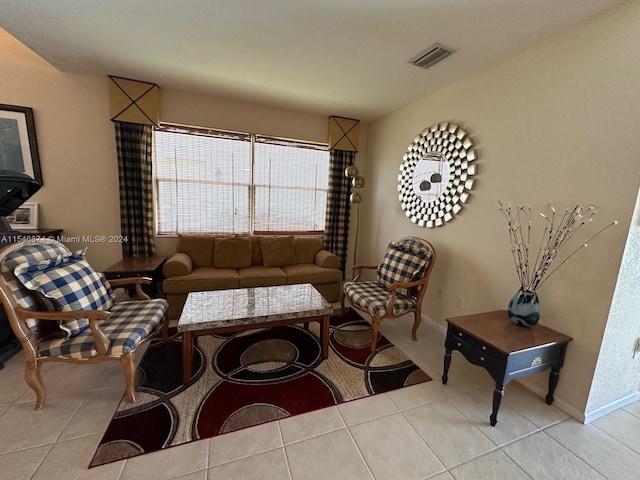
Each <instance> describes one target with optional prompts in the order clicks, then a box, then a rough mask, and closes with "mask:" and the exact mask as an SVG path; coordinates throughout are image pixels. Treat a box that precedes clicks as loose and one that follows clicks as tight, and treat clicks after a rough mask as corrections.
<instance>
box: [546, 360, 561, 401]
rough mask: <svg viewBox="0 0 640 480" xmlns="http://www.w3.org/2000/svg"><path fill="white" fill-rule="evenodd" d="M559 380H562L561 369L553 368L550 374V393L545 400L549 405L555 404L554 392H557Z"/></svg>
mask: <svg viewBox="0 0 640 480" xmlns="http://www.w3.org/2000/svg"><path fill="white" fill-rule="evenodd" d="M558 380H560V369H559V368H558V367H552V368H551V373H549V392H548V393H547V397H546V398H545V400H546V402H547V405H551V404H552V403H553V392H555V391H556V386H557V385H558Z"/></svg>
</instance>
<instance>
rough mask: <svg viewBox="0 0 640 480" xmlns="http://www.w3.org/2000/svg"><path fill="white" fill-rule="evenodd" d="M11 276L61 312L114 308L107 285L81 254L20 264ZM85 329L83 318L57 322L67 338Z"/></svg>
mask: <svg viewBox="0 0 640 480" xmlns="http://www.w3.org/2000/svg"><path fill="white" fill-rule="evenodd" d="M14 274H15V276H16V278H18V280H20V281H21V282H22V284H23V285H24V286H25V287H26V288H28V289H29V290H33V291H34V292H40V293H41V294H42V295H44V296H45V297H47V298H49V299H51V300H53V301H54V303H57V304H58V305H59V306H60V307H61V310H62V311H71V310H108V309H110V308H111V307H112V306H113V298H112V292H111V287H110V285H109V283H108V282H107V281H106V280H105V279H104V276H103V275H102V274H99V273H97V272H95V271H94V270H93V268H91V266H90V265H89V264H88V263H87V261H86V260H85V258H84V255H83V254H79V253H75V254H72V255H59V256H57V257H56V258H52V259H49V260H45V261H42V262H38V263H35V264H29V263H23V264H21V265H18V266H17V267H16V268H15V269H14ZM88 326H89V321H88V320H87V319H86V318H81V319H76V320H62V321H61V322H60V328H61V329H63V330H65V331H66V332H67V338H71V337H73V336H75V335H78V334H79V333H80V332H82V331H83V330H85V329H86V328H87V327H88Z"/></svg>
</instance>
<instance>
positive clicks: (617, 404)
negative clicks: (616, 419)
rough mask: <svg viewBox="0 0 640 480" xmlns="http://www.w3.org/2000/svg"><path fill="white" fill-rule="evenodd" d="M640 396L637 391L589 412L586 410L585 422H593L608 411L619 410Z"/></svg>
mask: <svg viewBox="0 0 640 480" xmlns="http://www.w3.org/2000/svg"><path fill="white" fill-rule="evenodd" d="M639 398H640V392H638V391H635V392H632V393H630V394H628V395H625V396H623V397H620V398H618V399H617V400H614V401H613V402H609V403H607V404H606V405H603V406H601V407H598V408H595V409H593V410H591V411H589V412H585V414H584V420H583V423H591V422H593V421H594V420H597V419H598V418H600V417H603V416H605V415H606V414H607V413H611V412H613V411H614V410H618V409H619V408H622V407H625V406H627V405H629V404H630V403H633V402H637V401H638V399H639Z"/></svg>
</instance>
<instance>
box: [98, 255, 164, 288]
mask: <svg viewBox="0 0 640 480" xmlns="http://www.w3.org/2000/svg"><path fill="white" fill-rule="evenodd" d="M166 261H167V257H163V256H145V257H124V258H123V259H122V260H120V261H119V262H117V263H114V264H113V265H111V266H110V267H109V268H107V269H106V270H105V271H104V272H103V273H104V276H105V277H106V279H107V280H112V279H115V278H129V277H151V279H152V280H153V282H152V283H151V289H150V290H151V291H150V292H149V293H150V295H149V296H151V297H155V296H156V294H157V293H158V292H161V291H162V278H163V276H162V267H163V265H164V264H165V262H166Z"/></svg>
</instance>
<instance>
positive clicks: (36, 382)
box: [24, 360, 47, 410]
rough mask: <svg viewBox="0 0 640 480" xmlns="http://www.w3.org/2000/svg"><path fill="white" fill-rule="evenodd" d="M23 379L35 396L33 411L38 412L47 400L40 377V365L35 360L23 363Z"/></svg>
mask: <svg viewBox="0 0 640 480" xmlns="http://www.w3.org/2000/svg"><path fill="white" fill-rule="evenodd" d="M24 379H25V380H26V382H27V385H29V386H30V387H31V389H32V390H33V391H34V392H35V394H36V407H35V409H34V410H40V409H41V408H42V407H43V406H44V402H45V400H46V399H47V391H46V390H45V388H44V383H42V377H41V376H40V364H39V363H38V362H37V361H36V360H29V361H27V362H25V364H24Z"/></svg>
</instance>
